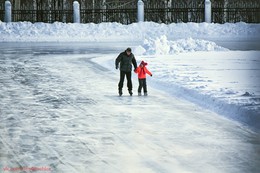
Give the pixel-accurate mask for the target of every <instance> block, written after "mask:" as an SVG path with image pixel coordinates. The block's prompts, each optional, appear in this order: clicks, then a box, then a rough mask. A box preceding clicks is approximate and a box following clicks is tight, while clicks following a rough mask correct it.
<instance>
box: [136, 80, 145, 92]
mask: <svg viewBox="0 0 260 173" xmlns="http://www.w3.org/2000/svg"><path fill="white" fill-rule="evenodd" d="M138 81H139V87H138V92H139V93H140V92H141V90H142V88H144V93H147V86H146V79H138Z"/></svg>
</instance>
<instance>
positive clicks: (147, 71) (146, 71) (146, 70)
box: [145, 67, 153, 76]
mask: <svg viewBox="0 0 260 173" xmlns="http://www.w3.org/2000/svg"><path fill="white" fill-rule="evenodd" d="M145 73H147V74H149V75H150V76H152V75H153V74H152V73H151V72H150V71H149V70H148V69H147V68H146V67H145Z"/></svg>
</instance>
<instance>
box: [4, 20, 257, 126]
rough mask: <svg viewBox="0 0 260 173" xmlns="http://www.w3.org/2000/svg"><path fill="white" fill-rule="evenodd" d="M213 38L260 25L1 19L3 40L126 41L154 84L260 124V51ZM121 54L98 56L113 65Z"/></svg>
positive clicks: (235, 36) (249, 32)
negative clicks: (228, 45) (236, 48)
mask: <svg viewBox="0 0 260 173" xmlns="http://www.w3.org/2000/svg"><path fill="white" fill-rule="evenodd" d="M212 40H220V41H230V40H232V41H239V40H249V41H250V40H254V41H257V40H260V25H259V24H246V23H242V22H241V23H236V24H231V23H226V24H208V23H178V24H175V23H173V24H169V25H166V24H158V23H153V22H144V23H133V24H130V25H122V24H119V23H101V24H93V23H90V24H65V23H59V22H56V23H53V24H46V23H35V24H32V23H30V22H17V23H3V22H0V42H96V44H98V43H101V42H111V43H112V44H114V45H115V46H117V44H119V43H122V42H128V43H131V45H135V46H134V47H133V52H134V54H135V55H136V57H137V60H138V61H139V60H145V61H148V64H149V65H148V67H149V69H150V70H151V71H152V72H153V74H154V76H153V77H152V78H149V79H148V80H150V81H148V82H149V83H150V84H149V85H153V86H154V87H157V88H159V89H161V90H165V91H166V92H169V93H170V94H173V95H175V96H176V95H177V96H179V97H182V98H186V99H188V100H190V101H192V102H195V103H196V104H199V105H201V106H203V107H206V108H209V109H211V110H214V111H216V112H218V113H220V114H223V115H225V116H228V117H231V118H233V119H236V120H238V121H240V122H242V123H245V124H248V125H251V126H254V127H256V128H259V129H260V127H259V126H260V123H259V122H260V120H259V118H260V106H259V105H260V91H259V88H260V84H259V83H260V82H259V81H260V60H259V57H260V56H259V51H228V49H226V48H223V47H221V46H218V45H217V44H216V43H214V42H212ZM115 56H116V55H108V56H107V57H104V56H102V57H101V58H97V59H96V60H95V61H97V62H100V63H101V62H102V64H103V65H106V66H107V67H108V68H110V69H111V67H114V58H115Z"/></svg>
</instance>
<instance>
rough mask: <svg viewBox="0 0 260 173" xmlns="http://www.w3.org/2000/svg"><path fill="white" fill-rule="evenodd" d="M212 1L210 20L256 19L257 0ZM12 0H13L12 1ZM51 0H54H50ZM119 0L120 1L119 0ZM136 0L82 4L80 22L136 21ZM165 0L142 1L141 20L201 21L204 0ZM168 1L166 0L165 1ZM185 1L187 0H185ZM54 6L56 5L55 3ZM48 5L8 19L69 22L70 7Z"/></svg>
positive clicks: (259, 16) (0, 9)
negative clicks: (143, 9) (62, 7)
mask: <svg viewBox="0 0 260 173" xmlns="http://www.w3.org/2000/svg"><path fill="white" fill-rule="evenodd" d="M211 1H212V22H214V23H225V22H240V21H243V22H247V23H260V4H259V2H258V1H255V0H250V2H249V1H245V2H244V3H241V2H237V3H229V4H227V5H226V4H223V3H219V2H218V1H216V0H215V1H214V0H211ZM14 2H15V1H14ZM53 2H54V1H53ZM119 2H120V3H119ZM136 2H137V1H136V0H134V1H133V0H129V1H125V2H124V3H123V2H121V1H117V2H113V3H112V2H110V3H106V4H98V5H96V6H91V4H89V5H86V4H84V5H82V6H81V9H80V18H81V23H91V22H92V23H101V22H119V23H122V24H130V23H133V22H136V21H137V4H136ZM165 2H166V1H158V0H149V1H144V4H145V16H144V18H145V21H153V22H158V23H166V24H168V23H177V22H198V23H199V22H204V0H200V1H198V0H192V1H189V0H187V1H184V0H182V1H178V0H175V1H171V4H169V3H168V4H166V3H165ZM167 2H169V1H167ZM188 2H189V3H188ZM56 6H57V5H56ZM56 6H55V8H54V7H53V8H49V7H48V8H49V9H48V10H46V9H44V6H42V5H40V4H39V6H37V10H30V9H28V10H25V7H26V6H25V5H24V6H23V9H22V10H17V9H13V10H12V13H13V15H12V21H14V22H17V21H29V22H33V23H34V22H46V23H53V22H55V21H59V22H66V23H69V22H73V11H72V8H71V7H70V8H69V10H67V9H66V8H64V9H60V8H56ZM0 20H1V21H4V4H3V3H0Z"/></svg>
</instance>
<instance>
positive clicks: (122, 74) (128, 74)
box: [118, 71, 133, 91]
mask: <svg viewBox="0 0 260 173" xmlns="http://www.w3.org/2000/svg"><path fill="white" fill-rule="evenodd" d="M131 75H132V72H131V71H130V72H125V71H120V81H119V83H118V90H119V91H122V89H123V86H124V80H125V76H126V79H127V88H128V91H132V89H133V85H132V79H131Z"/></svg>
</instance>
